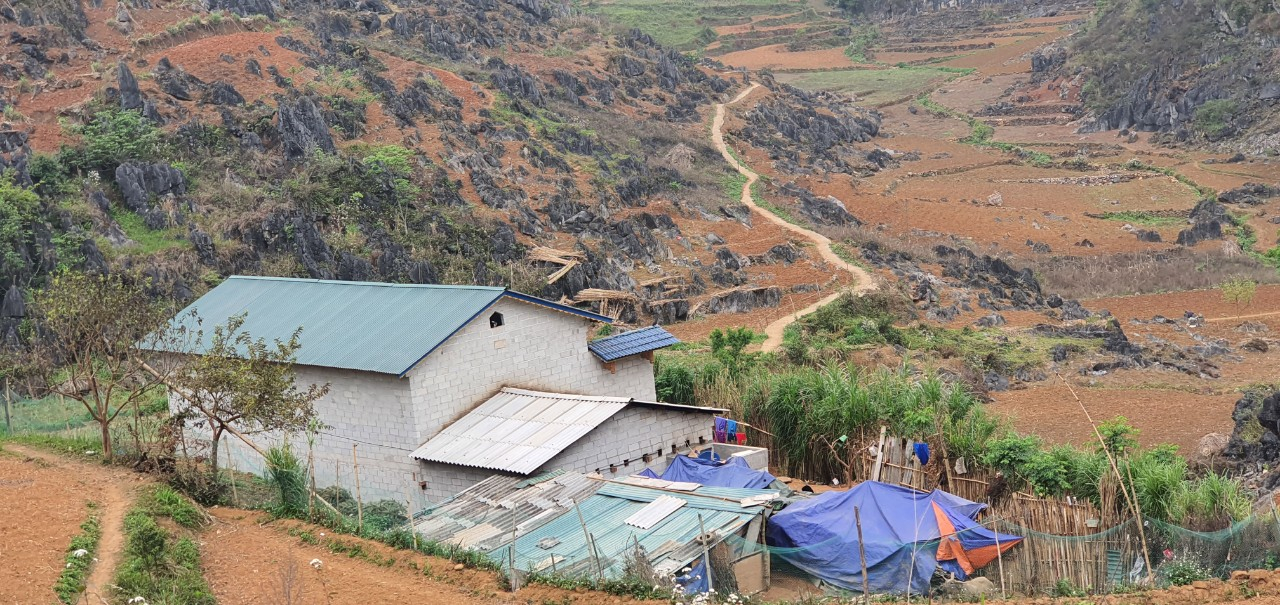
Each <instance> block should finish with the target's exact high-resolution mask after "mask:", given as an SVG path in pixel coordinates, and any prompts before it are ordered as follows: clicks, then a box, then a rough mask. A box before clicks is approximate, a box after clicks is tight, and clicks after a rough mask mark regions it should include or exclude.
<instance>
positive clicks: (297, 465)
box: [266, 443, 307, 516]
mask: <svg viewBox="0 0 1280 605" xmlns="http://www.w3.org/2000/svg"><path fill="white" fill-rule="evenodd" d="M266 461H267V483H268V484H269V485H271V487H272V488H273V489H274V490H275V491H276V503H275V506H276V507H277V508H278V514H282V515H286V516H296V515H300V514H302V513H303V512H304V511H306V510H307V472H306V471H307V469H306V467H305V466H304V465H303V464H302V462H301V461H299V460H298V457H297V456H296V455H294V453H293V449H292V448H290V447H289V444H287V443H286V444H284V445H283V446H280V447H273V448H271V449H269V450H267V456H266Z"/></svg>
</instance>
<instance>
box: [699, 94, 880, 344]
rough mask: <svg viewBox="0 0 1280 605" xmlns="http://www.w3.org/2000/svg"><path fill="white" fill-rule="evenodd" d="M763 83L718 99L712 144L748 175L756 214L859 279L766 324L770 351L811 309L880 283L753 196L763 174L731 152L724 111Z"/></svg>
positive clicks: (746, 195)
mask: <svg viewBox="0 0 1280 605" xmlns="http://www.w3.org/2000/svg"><path fill="white" fill-rule="evenodd" d="M759 87H760V84H758V83H757V84H752V85H751V86H749V87H747V89H746V90H744V91H742V92H741V93H739V94H738V96H736V97H734V98H733V100H731V101H729V102H728V103H716V113H715V117H714V118H713V119H712V121H711V144H712V145H714V146H715V148H716V149H717V150H719V151H720V155H721V156H723V157H724V161H726V162H728V163H729V164H730V165H732V166H733V167H734V168H735V169H737V171H738V174H741V175H742V176H744V177H747V182H746V183H743V185H742V203H743V205H745V206H747V207H748V208H751V209H752V210H754V211H755V212H756V214H758V215H760V216H762V217H764V219H765V220H767V221H769V222H771V223H773V224H775V225H777V226H779V227H782V228H783V229H786V230H787V231H790V232H792V233H794V234H796V235H799V236H800V237H803V238H805V239H807V240H809V241H811V242H813V243H814V244H815V245H816V246H817V248H818V254H819V255H820V256H821V257H822V260H824V261H826V262H828V263H830V264H832V265H835V266H836V267H837V268H838V269H843V270H845V271H848V272H849V273H850V274H852V275H853V277H854V278H855V279H856V280H857V281H856V283H855V284H854V285H852V286H850V287H849V288H847V289H846V290H841V291H836V292H833V293H831V294H830V295H828V296H827V297H825V298H823V299H822V300H819V301H818V302H816V303H813V304H811V305H809V306H807V307H805V308H803V309H800V310H799V311H796V312H795V313H792V314H791V315H786V316H784V317H782V318H780V319H778V320H775V321H774V322H773V323H771V324H769V325H768V326H766V327H765V329H764V333H765V340H764V343H763V344H762V345H760V350H761V351H763V352H766V353H768V352H770V351H774V350H777V348H778V347H779V346H781V345H782V332H783V331H784V330H785V329H786V327H787V326H789V325H791V324H792V323H793V322H795V321H796V320H797V319H800V318H801V317H804V316H805V315H808V314H810V313H813V312H814V311H817V310H818V308H819V307H821V306H823V305H825V304H828V303H830V302H831V301H834V300H835V299H837V298H839V297H840V295H841V294H843V293H844V292H853V293H854V294H857V295H859V296H861V295H863V294H866V293H867V292H870V291H871V290H874V289H875V288H876V283H875V280H874V279H873V278H872V276H871V274H870V273H867V272H866V271H865V270H864V269H862V267H859V266H857V265H855V264H853V263H850V262H848V261H846V260H844V259H843V258H840V255H838V254H836V253H835V251H834V250H832V249H831V240H830V239H828V238H827V236H825V235H822V234H821V233H817V232H815V231H812V230H809V229H805V228H804V227H801V226H799V225H794V224H792V223H788V222H787V221H785V220H783V218H782V217H780V216H778V215H776V214H774V213H773V212H770V211H769V210H767V209H765V208H761V207H760V206H758V205H757V204H756V202H755V199H754V198H752V197H751V186H752V185H755V183H756V181H758V180H759V179H760V175H758V174H756V173H755V172H754V171H752V170H751V169H750V168H747V167H746V166H745V165H743V164H742V163H741V162H739V161H738V160H737V159H736V158H734V157H733V154H732V153H730V152H729V146H728V145H727V144H725V142H724V115H725V107H727V106H729V105H734V104H736V103H738V102H740V101H742V100H743V99H745V98H747V95H750V94H751V93H752V92H754V91H755V89H756V88H759Z"/></svg>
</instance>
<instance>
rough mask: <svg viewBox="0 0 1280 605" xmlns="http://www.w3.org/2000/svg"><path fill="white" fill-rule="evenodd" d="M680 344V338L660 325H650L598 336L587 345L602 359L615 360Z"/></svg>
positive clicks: (606, 360)
mask: <svg viewBox="0 0 1280 605" xmlns="http://www.w3.org/2000/svg"><path fill="white" fill-rule="evenodd" d="M676 344H680V340H679V339H677V338H676V337H675V336H672V335H671V333H670V332H668V331H666V330H664V329H662V328H661V327H660V326H649V327H647V328H640V329H638V330H631V331H630V332H623V333H621V334H614V335H612V336H605V337H604V338H597V339H595V340H593V341H591V343H590V344H588V345H587V348H589V349H591V352H592V353H594V354H595V356H596V357H599V358H600V361H605V362H608V361H615V360H618V359H622V358H623V357H629V356H631V355H639V354H641V353H648V352H649V351H656V350H658V349H661V348H664V347H669V346H671V345H676Z"/></svg>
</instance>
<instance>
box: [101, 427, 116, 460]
mask: <svg viewBox="0 0 1280 605" xmlns="http://www.w3.org/2000/svg"><path fill="white" fill-rule="evenodd" d="M98 426H99V427H101V428H102V457H103V458H105V459H106V460H107V462H111V461H112V459H113V455H114V452H112V451H111V421H110V420H108V419H107V416H101V417H100V419H99V420H98Z"/></svg>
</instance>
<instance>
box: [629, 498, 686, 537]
mask: <svg viewBox="0 0 1280 605" xmlns="http://www.w3.org/2000/svg"><path fill="white" fill-rule="evenodd" d="M685 504H686V502H685V501H684V500H681V499H680V498H672V497H671V496H658V499H657V500H654V501H653V502H650V503H649V504H648V505H647V506H645V507H644V508H642V509H640V510H638V511H636V513H635V514H634V515H631V516H630V517H627V521H626V523H627V525H634V526H636V527H639V528H640V529H649V528H650V527H653V526H654V525H657V524H658V522H659V521H661V520H663V519H666V518H667V516H668V515H670V514H671V513H674V512H676V510H678V509H679V508H680V507H682V506H684V505H685Z"/></svg>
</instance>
